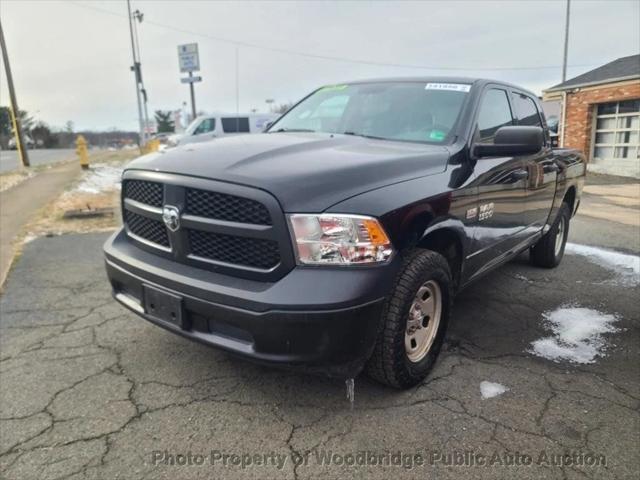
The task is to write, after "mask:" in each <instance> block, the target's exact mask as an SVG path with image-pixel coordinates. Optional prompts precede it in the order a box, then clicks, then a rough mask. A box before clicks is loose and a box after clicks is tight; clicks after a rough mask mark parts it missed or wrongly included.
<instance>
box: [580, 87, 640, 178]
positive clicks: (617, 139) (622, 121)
mask: <svg viewBox="0 0 640 480" xmlns="http://www.w3.org/2000/svg"><path fill="white" fill-rule="evenodd" d="M593 140H594V142H593V143H592V145H594V147H593V159H594V161H595V163H596V164H609V165H611V166H613V165H612V164H615V162H618V163H619V165H620V166H622V165H624V164H629V163H630V162H632V163H633V164H636V163H637V162H636V160H637V159H638V158H640V99H637V100H625V101H623V102H611V103H602V104H600V105H598V106H597V115H596V125H595V131H594V139H593ZM629 166H631V165H629Z"/></svg>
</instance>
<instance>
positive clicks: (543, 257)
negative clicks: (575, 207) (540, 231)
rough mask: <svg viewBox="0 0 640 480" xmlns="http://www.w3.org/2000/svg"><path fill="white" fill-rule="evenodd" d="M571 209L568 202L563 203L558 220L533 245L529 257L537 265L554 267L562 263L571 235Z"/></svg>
mask: <svg viewBox="0 0 640 480" xmlns="http://www.w3.org/2000/svg"><path fill="white" fill-rule="evenodd" d="M570 218H571V210H570V208H569V205H567V204H566V203H563V204H562V207H560V211H559V212H558V216H557V217H556V221H555V222H554V223H553V225H552V226H551V228H550V229H549V231H548V232H547V233H545V234H544V235H543V236H542V238H541V239H540V240H538V242H537V243H536V244H535V245H534V246H533V247H531V251H530V252H529V259H530V260H531V263H532V264H533V265H535V266H537V267H544V268H554V267H557V266H558V265H559V264H560V261H561V260H562V256H563V255H564V247H565V244H566V243H567V236H568V235H569V219H570Z"/></svg>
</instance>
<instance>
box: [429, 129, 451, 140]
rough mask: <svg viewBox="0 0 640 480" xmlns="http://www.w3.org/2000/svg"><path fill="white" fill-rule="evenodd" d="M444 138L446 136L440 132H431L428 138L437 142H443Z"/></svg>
mask: <svg viewBox="0 0 640 480" xmlns="http://www.w3.org/2000/svg"><path fill="white" fill-rule="evenodd" d="M446 136H447V134H446V133H445V132H443V131H442V130H431V133H430V134H429V138H430V139H431V140H435V141H437V142H441V141H443V140H444V137H446Z"/></svg>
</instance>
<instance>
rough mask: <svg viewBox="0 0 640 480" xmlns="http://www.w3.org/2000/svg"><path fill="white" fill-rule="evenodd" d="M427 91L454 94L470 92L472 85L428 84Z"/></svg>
mask: <svg viewBox="0 0 640 480" xmlns="http://www.w3.org/2000/svg"><path fill="white" fill-rule="evenodd" d="M424 89H425V90H450V91H452V92H468V91H469V90H471V85H467V84H466V83H427V86H426V87H424Z"/></svg>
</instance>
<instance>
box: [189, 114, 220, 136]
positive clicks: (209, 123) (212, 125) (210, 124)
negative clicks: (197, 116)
mask: <svg viewBox="0 0 640 480" xmlns="http://www.w3.org/2000/svg"><path fill="white" fill-rule="evenodd" d="M215 129H216V119H215V118H205V119H204V120H202V122H200V125H198V128H196V129H195V130H194V132H193V134H194V135H201V134H203V133H209V132H213V131H214V130H215Z"/></svg>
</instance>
